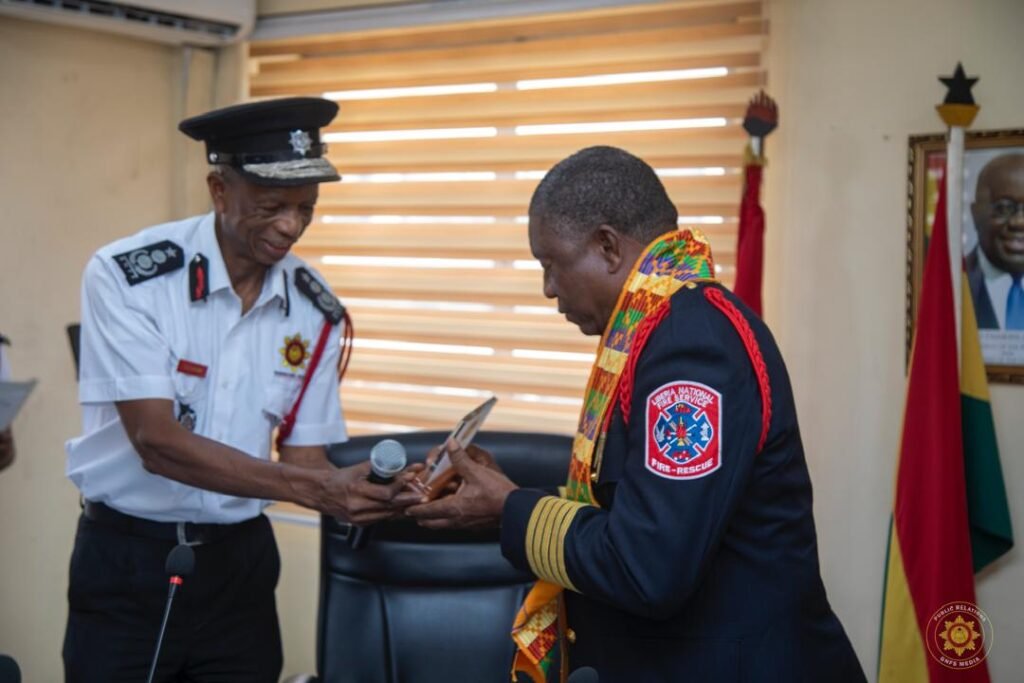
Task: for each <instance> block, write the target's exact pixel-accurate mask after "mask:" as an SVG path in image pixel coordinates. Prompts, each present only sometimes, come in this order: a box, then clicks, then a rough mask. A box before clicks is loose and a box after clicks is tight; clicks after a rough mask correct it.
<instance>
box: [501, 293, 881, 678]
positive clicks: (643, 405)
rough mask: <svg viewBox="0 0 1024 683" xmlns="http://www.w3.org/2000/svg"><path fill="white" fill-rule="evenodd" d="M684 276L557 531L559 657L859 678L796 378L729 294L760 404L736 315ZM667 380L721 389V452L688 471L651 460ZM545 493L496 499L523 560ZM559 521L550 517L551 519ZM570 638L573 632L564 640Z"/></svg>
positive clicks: (511, 553) (630, 672)
mask: <svg viewBox="0 0 1024 683" xmlns="http://www.w3.org/2000/svg"><path fill="white" fill-rule="evenodd" d="M709 286H712V287H717V285H699V286H698V287H696V288H693V289H689V288H686V287H684V288H682V289H681V290H679V291H678V292H677V293H676V294H675V295H674V296H673V297H672V300H671V310H670V313H669V315H668V317H667V318H666V319H665V320H664V321H662V323H661V324H659V325H658V327H657V328H656V329H655V330H654V332H653V333H652V334H651V336H650V338H649V339H648V342H647V344H646V346H645V347H644V349H643V350H642V352H641V355H640V357H639V359H638V361H637V366H636V373H635V381H634V386H633V391H632V408H631V415H630V419H629V423H628V424H627V423H626V422H625V421H624V419H623V415H622V412H621V410H620V409H619V408H618V407H617V408H616V409H615V413H614V415H613V418H612V422H611V423H610V426H609V430H608V435H607V441H606V444H605V448H604V453H603V458H602V460H603V462H602V464H601V466H600V472H599V474H598V479H597V482H596V483H595V485H594V491H595V496H596V498H597V500H598V502H599V503H600V505H601V507H600V508H598V507H593V506H585V507H582V508H580V509H579V511H578V512H577V513H576V514H575V517H574V518H573V519H572V522H571V523H570V524H569V525H568V526H567V527H562V528H563V529H564V531H562V532H561V536H560V537H558V538H552V539H549V542H558V543H562V544H563V546H564V558H565V570H566V573H567V575H568V577H569V579H570V580H571V583H572V584H573V586H572V587H567V588H570V590H567V591H566V592H565V593H564V595H565V601H566V609H567V622H568V627H569V628H570V629H571V630H572V631H573V635H574V637H570V638H569V641H570V644H568V645H567V646H566V647H567V648H568V654H569V662H570V669H575V668H578V667H581V666H592V667H594V668H595V669H596V670H597V672H598V674H599V676H600V680H601V682H602V683H611V682H619V681H621V682H623V683H634V682H643V683H648V682H650V683H654V682H658V681H681V682H684V683H740V682H743V683H769V682H776V681H777V682H779V683H783V682H785V683H799V682H808V683H811V682H814V683H818V682H823V681H828V682H829V683H845V682H847V681H850V682H853V681H858V682H859V681H865V677H864V674H863V672H862V670H861V667H860V664H859V663H858V661H857V658H856V656H855V654H854V652H853V649H852V647H851V646H850V642H849V640H848V639H847V636H846V634H845V632H844V631H843V627H842V625H841V624H840V623H839V620H838V619H837V617H836V616H835V614H834V613H833V612H832V609H831V607H830V606H829V603H828V600H827V598H826V595H825V588H824V586H823V584H822V581H821V576H820V572H819V566H818V549H817V541H816V536H815V529H814V520H813V517H812V509H811V483H810V479H809V476H808V472H807V465H806V462H805V460H804V452H803V446H802V444H801V442H800V431H799V428H798V426H797V418H796V411H795V407H794V404H793V396H792V390H791V387H790V384H789V378H788V376H787V373H786V369H785V366H784V364H783V361H782V357H781V355H780V354H779V351H778V348H777V347H776V345H775V341H774V340H773V338H772V336H771V334H770V332H769V331H768V328H767V327H766V326H765V325H764V323H763V322H761V320H760V319H759V318H757V317H756V316H755V315H754V314H753V313H751V312H750V310H749V309H748V308H746V307H745V306H744V305H743V304H742V303H741V302H739V300H738V299H736V297H734V296H733V295H732V294H731V293H729V292H727V291H725V290H722V291H723V293H724V294H725V296H726V297H727V298H728V299H729V300H730V301H732V302H733V303H734V304H735V305H736V307H737V308H738V309H739V310H740V311H742V313H743V315H744V316H745V318H746V320H747V321H748V323H749V325H750V327H751V328H752V330H753V331H754V334H755V336H756V339H757V343H758V344H759V345H760V348H761V352H762V354H763V357H764V361H765V363H766V365H767V371H768V378H769V381H770V387H771V408H772V413H771V419H770V423H769V424H770V427H769V432H768V435H767V439H766V441H765V445H764V447H763V448H762V449H761V451H760V452H756V451H757V445H758V441H759V438H760V435H761V431H762V415H761V396H760V393H759V388H758V381H757V378H756V376H755V372H754V369H753V365H752V363H751V361H750V359H749V356H748V353H747V350H746V348H745V346H744V343H743V341H742V339H741V338H740V336H739V334H738V333H737V330H736V328H735V327H734V326H733V324H732V323H731V322H730V321H729V319H728V318H727V317H726V316H725V315H724V314H723V313H722V312H721V311H719V310H718V309H717V308H716V307H714V306H713V305H711V304H710V303H709V302H708V301H707V299H706V298H705V296H704V294H703V290H704V288H705V287H709ZM673 382H687V383H699V384H702V385H705V386H707V387H710V388H711V389H713V390H714V391H716V392H718V393H719V394H720V399H719V406H718V407H719V409H720V410H719V414H720V422H719V423H718V425H719V428H720V433H719V435H718V436H719V439H720V441H719V442H718V443H719V448H720V453H719V457H720V462H719V466H718V467H717V468H715V469H714V470H713V471H711V472H709V473H706V474H703V475H702V476H694V477H688V478H667V477H664V476H659V475H658V474H656V473H655V472H654V471H653V470H652V469H650V468H649V467H647V465H646V462H647V461H646V457H645V447H646V445H647V439H648V438H649V437H651V434H650V433H649V432H652V431H653V429H654V427H655V425H654V423H653V422H652V420H651V419H650V418H649V417H648V410H647V408H648V400H649V398H650V397H652V396H654V395H655V394H656V393H657V392H658V390H659V388H661V387H664V386H666V385H667V384H670V383H673ZM544 495H545V493H544V492H541V491H534V490H522V489H521V490H518V491H515V492H513V493H512V494H511V495H510V496H509V498H508V501H507V502H506V505H505V509H504V514H503V520H502V549H503V552H504V553H505V555H506V557H507V558H508V559H509V560H510V561H511V562H512V563H513V564H515V565H516V566H518V567H520V568H522V569H526V570H530V563H529V558H528V553H529V552H530V551H529V547H528V542H527V539H526V530H527V526H528V524H529V521H530V517H531V514H532V513H533V512H534V510H535V508H536V507H537V504H538V502H539V501H540V499H541V498H542V497H543V496H544ZM555 535H556V536H558V535H559V532H558V531H555ZM573 641H574V642H573Z"/></svg>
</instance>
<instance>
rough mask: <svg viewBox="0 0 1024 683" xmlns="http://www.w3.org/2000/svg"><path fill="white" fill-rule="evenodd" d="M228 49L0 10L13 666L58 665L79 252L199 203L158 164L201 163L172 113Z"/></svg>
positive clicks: (218, 93) (226, 85) (200, 89)
mask: <svg viewBox="0 0 1024 683" xmlns="http://www.w3.org/2000/svg"><path fill="white" fill-rule="evenodd" d="M186 61H187V62H188V63H189V65H190V68H189V69H188V74H189V79H188V81H187V83H186V81H185V80H184V79H183V75H184V73H185V71H184V69H183V65H184V64H185V62H186ZM239 64H240V61H239V57H238V54H237V51H235V50H231V51H228V53H227V54H224V55H222V56H221V57H220V58H219V59H217V58H215V57H214V56H213V55H212V54H210V53H207V52H204V51H192V52H191V53H189V54H188V55H187V56H186V55H185V54H184V53H183V52H182V51H180V50H179V49H177V48H173V47H168V46H163V45H157V44H153V43H144V42H139V41H135V40H131V39H127V38H122V37H117V36H113V35H107V34H103V33H94V32H89V31H80V30H76V29H71V28H62V27H54V26H50V25H46V24H39V23H33V22H25V21H19V20H15V19H10V18H7V17H0V149H3V154H2V155H0V200H2V206H3V212H2V214H0V226H2V227H0V235H2V237H0V245H2V246H0V328H2V330H3V332H4V334H6V335H8V336H9V337H10V338H11V339H12V340H13V342H14V345H13V347H12V348H11V349H10V361H11V366H12V368H13V371H14V374H15V377H17V378H24V377H36V378H38V379H39V387H38V389H37V391H36V392H35V394H34V395H33V396H32V397H31V399H30V401H29V403H28V404H27V405H26V407H25V410H24V412H23V414H22V415H21V416H19V418H18V420H17V422H16V423H15V426H14V433H15V438H16V440H17V445H18V459H17V460H16V461H15V463H14V465H13V466H12V467H11V469H10V470H7V471H5V472H4V473H3V474H2V475H0V548H2V550H0V577H2V578H3V580H2V581H0V652H8V653H11V654H13V655H14V656H15V657H16V658H17V659H18V661H19V662H20V663H21V666H22V669H23V670H24V678H25V680H26V681H57V680H60V679H61V677H62V675H61V671H62V668H61V664H60V648H61V642H62V638H63V628H64V619H65V615H66V603H65V597H64V595H65V591H66V589H67V566H68V559H69V557H70V552H71V542H72V537H73V533H74V524H75V520H76V518H77V513H78V496H77V492H76V490H75V489H74V487H73V486H72V485H71V484H70V482H68V481H67V480H66V479H65V478H64V448H63V446H64V441H65V440H66V439H67V438H69V437H71V436H74V435H76V434H77V433H78V432H79V429H80V421H79V411H78V407H77V400H76V387H75V381H74V374H73V368H72V362H71V354H70V352H69V348H68V343H67V340H66V337H65V332H64V326H65V325H66V324H67V323H69V322H71V321H74V320H77V319H78V310H79V303H78V288H79V280H80V277H81V273H82V267H83V265H84V264H85V261H86V260H87V259H88V257H89V255H90V254H91V253H92V252H93V250H95V249H96V247H98V246H100V245H101V244H103V243H105V242H109V241H111V240H113V239H115V238H117V237H120V236H123V235H126V234H128V233H130V232H133V231H134V230H137V229H139V228H141V227H144V226H146V225H151V224H154V223H158V222H161V221H165V220H169V219H171V218H172V217H175V216H177V215H183V213H184V211H185V210H189V209H191V210H193V211H195V210H201V209H202V208H203V207H205V206H206V205H207V204H208V202H207V201H206V199H204V197H203V196H202V187H201V185H200V186H199V187H198V188H196V187H195V185H196V184H195V182H192V183H191V184H188V183H187V182H185V180H184V177H183V174H181V173H177V174H174V173H172V168H174V167H175V166H174V164H173V163H172V160H173V159H175V158H184V157H186V156H190V157H193V158H196V159H197V161H198V163H197V164H196V165H195V166H193V167H191V168H190V170H192V168H194V169H195V171H194V173H200V174H201V172H202V156H201V154H199V153H198V152H199V147H198V146H197V145H195V143H190V142H188V141H187V140H185V139H184V138H183V136H180V135H179V134H177V133H176V132H175V128H176V126H177V122H178V120H179V118H181V116H183V115H184V114H185V113H186V112H188V113H191V112H194V111H197V110H202V109H206V108H208V107H209V106H210V103H211V100H212V99H213V98H217V99H218V101H219V100H225V101H226V100H230V99H231V98H233V97H237V93H238V92H240V88H239V85H238V84H239V83H240V81H239V78H238V73H237V72H238V66H239ZM214 74H218V75H221V74H227V75H226V76H221V77H219V78H217V79H216V80H215V79H214ZM232 84H234V85H232ZM194 177H196V176H194V175H193V179H194ZM198 177H200V178H201V175H200V176H198ZM197 189H198V190H199V193H198V194H197V192H196V190H197Z"/></svg>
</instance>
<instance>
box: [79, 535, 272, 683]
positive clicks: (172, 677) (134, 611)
mask: <svg viewBox="0 0 1024 683" xmlns="http://www.w3.org/2000/svg"><path fill="white" fill-rule="evenodd" d="M174 545H175V543H174V541H168V540H157V539H153V538H145V537H140V536H132V535H127V534H125V533H123V532H122V531H120V530H117V529H114V528H111V527H110V526H106V525H103V524H101V523H99V522H95V521H92V520H89V519H86V518H85V517H84V516H83V517H82V518H81V519H79V522H78V533H77V535H76V537H75V549H74V552H73V553H72V555H71V578H70V585H69V588H68V606H69V613H68V624H67V631H66V632H65V634H64V653H63V655H64V675H65V681H66V682H67V683H117V682H119V681H124V682H126V683H127V682H128V681H130V682H131V683H144V682H145V680H146V675H147V674H148V673H149V666H150V662H151V661H152V658H153V652H154V649H155V648H156V639H157V633H158V632H159V630H160V622H161V620H162V618H163V612H164V605H165V604H166V601H167V588H168V576H167V574H166V573H165V571H164V562H165V561H166V559H167V554H168V553H169V552H170V550H171V548H173V547H174ZM194 550H195V557H196V563H195V571H194V572H193V574H192V575H191V576H189V577H186V578H185V580H184V583H183V584H182V585H181V586H179V588H178V590H177V594H176V596H175V598H174V603H173V606H172V608H171V615H170V620H169V621H168V624H167V632H166V634H165V635H164V641H163V646H162V648H161V650H160V660H159V666H158V667H157V672H156V676H155V677H154V681H165V682H167V681H173V682H186V681H188V682H195V683H200V682H201V683H228V682H231V683H234V682H237V681H255V682H261V681H266V682H267V683H276V682H277V680H278V677H279V676H280V674H281V634H280V630H279V628H278V622H277V608H276V606H275V603H274V588H275V587H276V585H277V579H278V574H279V573H280V567H281V564H280V557H279V556H278V552H277V544H276V543H275V541H274V534H273V530H272V529H271V527H270V522H269V521H268V520H267V518H266V517H264V516H262V515H261V516H259V517H257V518H255V519H252V520H250V521H248V522H244V523H242V524H239V525H238V526H237V528H236V529H235V530H234V531H232V533H230V534H229V535H227V536H226V537H224V538H220V539H218V540H216V541H214V542H212V543H208V544H204V545H198V546H195V547H194Z"/></svg>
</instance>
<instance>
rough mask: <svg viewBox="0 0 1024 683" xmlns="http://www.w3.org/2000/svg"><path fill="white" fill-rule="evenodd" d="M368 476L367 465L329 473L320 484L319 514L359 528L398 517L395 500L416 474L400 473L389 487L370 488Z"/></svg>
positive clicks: (398, 511)
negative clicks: (336, 518)
mask: <svg viewBox="0 0 1024 683" xmlns="http://www.w3.org/2000/svg"><path fill="white" fill-rule="evenodd" d="M369 476H370V462H369V461H366V462H361V463H359V464H358V465H352V466H350V467H342V468H340V469H336V470H334V471H332V472H330V473H328V474H327V476H326V477H324V479H323V481H322V484H321V496H320V499H321V505H319V506H318V508H319V510H320V511H321V512H323V513H325V514H328V515H333V516H335V517H340V518H342V519H344V520H346V521H348V522H351V523H352V524H356V525H359V526H364V525H366V524H373V523H374V522H380V521H383V520H385V519H390V518H392V517H395V516H397V515H399V514H401V507H400V506H399V505H398V504H397V503H396V502H395V500H394V499H395V496H396V495H397V494H398V492H399V491H401V490H402V488H403V487H404V486H405V485H406V483H407V482H408V481H409V479H411V478H412V477H413V476H415V472H410V471H406V472H402V473H401V474H399V475H398V476H397V477H395V480H394V481H393V482H391V483H390V484H371V483H370V482H369V480H368V479H367V477H369Z"/></svg>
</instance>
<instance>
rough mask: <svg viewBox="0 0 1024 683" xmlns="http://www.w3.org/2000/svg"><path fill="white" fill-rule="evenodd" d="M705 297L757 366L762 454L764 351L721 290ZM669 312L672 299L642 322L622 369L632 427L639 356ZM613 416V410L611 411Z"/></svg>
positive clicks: (766, 411) (768, 414)
mask: <svg viewBox="0 0 1024 683" xmlns="http://www.w3.org/2000/svg"><path fill="white" fill-rule="evenodd" d="M704 297H705V298H706V299H707V300H708V301H709V302H710V303H711V304H712V305H713V306H714V307H715V308H717V309H718V310H720V311H721V312H722V313H723V314H724V315H725V317H727V318H728V319H729V322H731V323H732V326H733V327H734V328H735V329H736V332H737V334H739V335H740V339H741V340H742V341H743V346H744V348H746V350H747V356H748V357H749V358H750V363H751V365H753V366H754V374H755V375H756V376H757V388H758V390H759V392H760V394H761V438H760V439H759V440H758V442H757V450H758V452H760V451H761V449H762V448H764V444H765V441H767V440H768V428H769V426H770V425H771V420H772V394H771V384H770V383H769V381H768V367H767V366H766V365H765V362H764V357H763V356H762V355H761V348H760V346H759V345H758V343H757V338H756V337H755V336H754V331H753V330H752V329H751V328H750V324H749V323H748V322H747V319H746V318H744V317H743V314H742V313H740V311H739V309H738V308H736V306H734V305H733V303H732V302H731V301H729V300H728V299H726V298H725V295H724V294H722V291H721V290H720V289H718V288H716V287H706V288H705V289H704ZM669 309H670V300H666V301H665V303H664V304H662V305H661V307H659V308H658V309H657V310H656V311H655V312H654V313H652V314H651V315H650V316H648V317H647V318H645V319H644V321H643V322H642V323H640V326H639V327H637V330H636V333H635V336H634V337H633V344H632V346H631V347H630V350H629V360H627V361H626V367H625V368H623V370H622V375H621V376H620V378H619V386H618V391H617V393H618V397H617V398H618V401H619V407H620V409H621V410H622V419H623V421H624V422H625V423H626V424H627V425H628V424H629V415H630V412H631V410H632V402H633V378H634V375H635V374H636V364H637V361H638V360H639V359H640V353H641V352H642V351H643V348H644V346H645V345H646V344H647V340H648V339H649V338H650V336H651V333H652V332H654V329H655V328H656V327H657V326H658V324H659V323H661V321H662V320H664V319H665V318H666V317H667V316H668V313H669ZM610 414H611V411H609V415H610Z"/></svg>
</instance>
